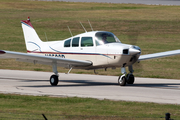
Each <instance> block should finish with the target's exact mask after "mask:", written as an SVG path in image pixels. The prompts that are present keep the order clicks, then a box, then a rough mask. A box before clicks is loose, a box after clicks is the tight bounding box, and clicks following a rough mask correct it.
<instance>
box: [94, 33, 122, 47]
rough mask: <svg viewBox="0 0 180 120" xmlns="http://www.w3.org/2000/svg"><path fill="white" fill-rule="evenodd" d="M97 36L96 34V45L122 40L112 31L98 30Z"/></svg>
mask: <svg viewBox="0 0 180 120" xmlns="http://www.w3.org/2000/svg"><path fill="white" fill-rule="evenodd" d="M95 36H96V45H102V44H106V43H113V42H120V40H119V39H118V38H117V37H116V36H115V35H114V34H113V33H110V32H97V33H96V35H95Z"/></svg>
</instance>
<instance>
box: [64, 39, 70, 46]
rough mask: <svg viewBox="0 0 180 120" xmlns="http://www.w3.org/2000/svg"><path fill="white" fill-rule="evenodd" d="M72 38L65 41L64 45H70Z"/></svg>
mask: <svg viewBox="0 0 180 120" xmlns="http://www.w3.org/2000/svg"><path fill="white" fill-rule="evenodd" d="M70 43H71V39H69V40H66V41H65V42H64V47H70Z"/></svg>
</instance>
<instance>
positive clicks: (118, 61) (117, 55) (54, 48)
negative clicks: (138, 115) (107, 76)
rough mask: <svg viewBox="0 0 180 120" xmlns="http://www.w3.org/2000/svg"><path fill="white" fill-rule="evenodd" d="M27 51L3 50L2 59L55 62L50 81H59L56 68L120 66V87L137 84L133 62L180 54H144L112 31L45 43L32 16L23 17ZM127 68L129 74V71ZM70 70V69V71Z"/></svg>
mask: <svg viewBox="0 0 180 120" xmlns="http://www.w3.org/2000/svg"><path fill="white" fill-rule="evenodd" d="M21 24H22V29H23V33H24V38H25V43H26V48H27V53H21V52H13V51H6V50H0V58H16V60H17V61H23V62H31V63H34V64H36V63H38V64H46V65H52V68H53V72H54V75H52V76H51V77H50V84H51V85H52V86H56V85H57V84H58V81H59V79H58V77H59V75H58V71H57V67H58V66H61V67H65V68H69V69H70V70H71V69H72V68H73V69H74V68H77V69H86V70H90V69H94V70H95V69H99V68H104V69H107V68H116V67H121V73H122V74H123V75H121V76H119V78H118V83H119V85H120V86H125V85H126V83H127V84H133V83H134V80H135V78H134V75H133V72H134V70H133V64H134V63H135V62H139V61H142V60H147V59H154V58H159V57H166V56H172V55H178V54H180V50H173V51H167V52H160V53H154V54H147V55H141V56H140V54H141V49H140V48H139V47H138V46H134V45H128V44H123V43H121V42H120V40H119V39H118V38H117V37H116V36H115V35H114V34H113V33H111V32H106V31H93V30H92V31H91V32H85V33H82V34H79V35H76V36H72V37H70V38H67V39H65V40H59V41H51V42H43V41H41V39H40V38H39V36H38V35H37V33H36V31H35V29H34V28H33V26H32V24H31V22H30V19H29V17H28V19H27V20H22V21H21ZM126 67H128V70H129V73H128V74H127V73H126V69H125V68H126ZM68 73H69V72H68Z"/></svg>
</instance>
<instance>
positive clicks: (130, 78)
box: [118, 66, 135, 86]
mask: <svg viewBox="0 0 180 120" xmlns="http://www.w3.org/2000/svg"><path fill="white" fill-rule="evenodd" d="M129 72H130V73H129V74H126V69H125V67H122V68H121V73H122V74H123V75H121V76H119V78H118V84H119V85H120V86H125V85H126V83H127V84H133V83H134V81H135V78H134V75H133V74H132V73H133V72H134V70H133V68H132V66H129Z"/></svg>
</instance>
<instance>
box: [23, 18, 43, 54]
mask: <svg viewBox="0 0 180 120" xmlns="http://www.w3.org/2000/svg"><path fill="white" fill-rule="evenodd" d="M21 24H22V29H23V33H24V39H25V43H26V49H27V52H29V53H31V52H41V45H42V43H43V42H42V41H41V39H40V38H39V36H38V35H37V33H36V31H35V29H34V28H33V26H32V24H31V22H30V18H29V17H28V19H27V20H21Z"/></svg>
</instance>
